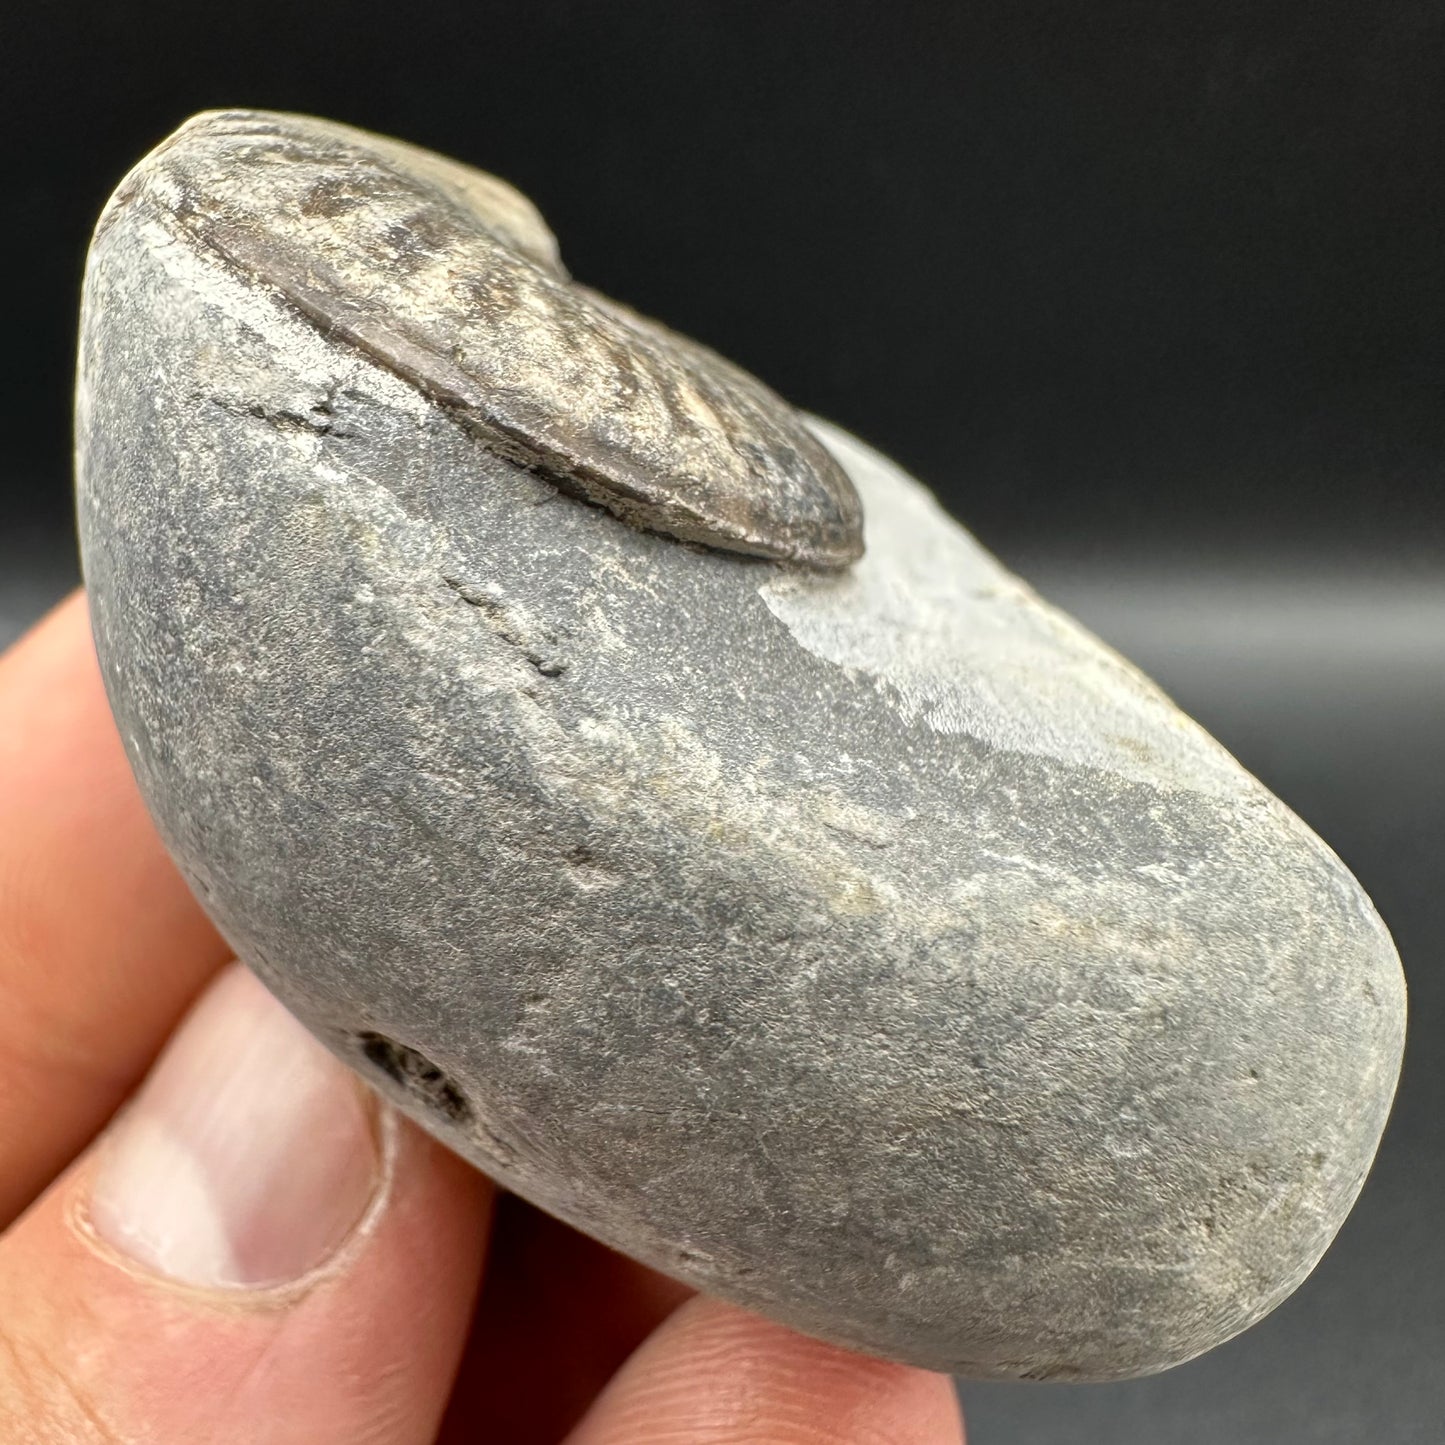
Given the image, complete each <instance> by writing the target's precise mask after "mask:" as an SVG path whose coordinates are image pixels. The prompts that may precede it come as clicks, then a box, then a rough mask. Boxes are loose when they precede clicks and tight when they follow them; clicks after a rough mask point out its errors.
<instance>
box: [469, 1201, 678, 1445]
mask: <svg viewBox="0 0 1445 1445" xmlns="http://www.w3.org/2000/svg"><path fill="white" fill-rule="evenodd" d="M691 1293H692V1292H691V1291H690V1290H689V1289H688V1288H687V1287H686V1286H685V1285H681V1284H678V1283H677V1282H676V1281H675V1280H670V1279H668V1278H666V1277H665V1276H664V1275H660V1274H657V1273H655V1272H654V1271H652V1270H650V1269H647V1268H645V1267H644V1266H642V1265H640V1264H637V1263H635V1262H634V1261H632V1260H630V1259H628V1258H626V1257H625V1256H624V1255H620V1254H617V1253H615V1252H614V1251H613V1250H610V1249H608V1248H607V1247H606V1246H605V1245H602V1244H599V1243H597V1241H596V1240H593V1239H588V1238H587V1236H586V1235H584V1234H579V1233H578V1232H577V1231H576V1230H574V1229H569V1228H568V1227H567V1226H566V1225H565V1224H562V1223H560V1222H559V1221H558V1220H555V1219H552V1218H551V1217H550V1216H548V1215H546V1214H543V1213H542V1212H541V1211H540V1210H538V1209H534V1208H532V1206H531V1205H529V1204H526V1203H524V1202H523V1201H522V1200H520V1199H518V1198H517V1197H516V1196H515V1195H510V1194H508V1195H503V1196H502V1197H501V1199H500V1200H499V1201H498V1207H497V1216H496V1219H495V1221H494V1223H493V1226H492V1249H491V1255H490V1258H489V1259H488V1261H487V1274H486V1279H485V1281H484V1283H483V1285H482V1297H481V1301H480V1303H479V1304H478V1306H477V1313H476V1318H475V1320H474V1321H473V1325H472V1333H471V1337H470V1339H469V1340H468V1342H467V1351H466V1355H465V1357H464V1359H463V1362H462V1367H461V1370H460V1371H459V1372H458V1376H457V1388H456V1390H455V1392H454V1393H453V1396H452V1402H451V1406H450V1408H449V1409H448V1411H447V1417H446V1421H445V1423H444V1425H443V1427H442V1432H441V1445H464V1442H465V1445H472V1442H475V1441H477V1440H505V1441H506V1442H507V1445H555V1442H556V1441H558V1440H560V1439H561V1438H562V1437H563V1436H564V1435H565V1434H566V1433H567V1431H568V1430H569V1429H570V1428H571V1427H572V1426H573V1425H575V1424H576V1423H577V1421H578V1420H579V1419H580V1418H581V1417H582V1415H583V1413H584V1412H585V1411H586V1409H587V1407H588V1405H590V1404H591V1403H592V1401H593V1399H594V1398H595V1397H596V1396H597V1394H598V1393H599V1392H600V1391H601V1389H602V1387H603V1386H604V1385H605V1384H606V1383H607V1381H608V1380H610V1379H611V1378H612V1376H613V1375H614V1374H615V1373H616V1371H617V1369H618V1367H619V1366H620V1365H621V1364H622V1362H623V1361H624V1360H626V1359H627V1357H628V1356H629V1355H630V1354H631V1353H632V1352H633V1350H634V1349H636V1348H637V1346H638V1345H639V1344H641V1343H642V1341H643V1340H644V1339H646V1337H647V1336H648V1335H649V1334H650V1333H651V1332H652V1331H653V1330H654V1329H655V1328H656V1327H657V1325H658V1324H660V1323H661V1322H662V1320H663V1319H664V1318H666V1316H667V1315H668V1314H670V1313H671V1312H672V1311H673V1310H674V1309H676V1308H677V1306H678V1305H679V1304H681V1303H682V1302H683V1301H684V1300H685V1299H687V1298H688V1297H689V1296H690V1294H691Z"/></svg>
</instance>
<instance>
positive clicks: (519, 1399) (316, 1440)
mask: <svg viewBox="0 0 1445 1445" xmlns="http://www.w3.org/2000/svg"><path fill="white" fill-rule="evenodd" d="M198 997H199V1002H194V1001H195V1000H196V999H197V998H198ZM193 1002H194V1007H191V1005H192V1004H193ZM188 1009H189V1012H187V1011H188ZM173 1031H174V1033H173ZM172 1034H173V1036H172V1037H171V1038H170V1042H169V1043H166V1039H167V1036H168V1035H172ZM158 1053H159V1058H158V1059H157V1058H156V1056H157V1054H158ZM148 1070H149V1073H148V1076H147V1071H148ZM142 1080H144V1082H142ZM127 1100H129V1101H130V1102H129V1103H128V1104H127ZM122 1105H125V1106H126V1107H125V1108H123V1109H121V1106H122ZM117 1109H121V1112H120V1113H119V1114H117V1115H116V1118H115V1119H114V1121H113V1122H111V1123H109V1124H107V1121H108V1120H109V1119H110V1116H111V1115H112V1114H114V1113H115V1111H116V1110H117ZM494 1194H495V1191H494V1188H493V1186H492V1185H491V1184H490V1183H489V1182H488V1181H487V1180H486V1179H485V1178H484V1177H483V1176H481V1175H480V1174H477V1173H475V1172H473V1171H472V1170H471V1169H469V1168H468V1167H467V1166H466V1165H464V1164H462V1163H461V1162H460V1161H458V1160H457V1159H455V1158H454V1157H453V1156H451V1155H450V1154H448V1153H447V1152H446V1151H445V1150H443V1149H442V1148H441V1147H440V1146H438V1145H436V1144H435V1143H433V1142H432V1141H430V1140H429V1139H427V1138H426V1137H425V1136H424V1135H422V1134H421V1133H420V1132H419V1131H417V1130H416V1129H414V1128H413V1127H412V1126H411V1125H410V1124H408V1123H406V1122H405V1121H404V1120H402V1119H400V1118H399V1117H398V1116H397V1115H395V1114H393V1113H392V1112H391V1111H390V1110H388V1109H386V1108H385V1107H384V1106H382V1105H380V1104H379V1103H378V1101H376V1100H375V1099H374V1098H372V1097H371V1096H370V1095H369V1094H368V1093H367V1092H366V1091H365V1089H364V1088H363V1086H362V1085H361V1084H360V1083H359V1082H357V1081H356V1080H354V1079H353V1078H352V1076H351V1075H350V1074H349V1073H347V1071H346V1070H344V1069H343V1068H342V1066H341V1065H340V1064H339V1063H337V1062H335V1061H334V1060H333V1059H332V1058H331V1056H330V1055H329V1054H327V1053H326V1052H325V1051H324V1050H323V1049H322V1048H321V1047H320V1045H318V1044H316V1043H314V1042H313V1041H312V1040H311V1038H310V1037H309V1036H308V1035H307V1034H305V1033H304V1032H303V1031H302V1030H301V1028H300V1027H299V1026H298V1025H297V1024H295V1023H294V1022H292V1020H291V1019H290V1017H289V1016H288V1015H287V1014H285V1013H284V1012H283V1010H282V1009H281V1008H280V1007H279V1005H277V1004H275V1003H274V1002H273V1001H272V1000H271V998H270V996H269V995H268V994H267V993H266V992H265V991H264V990H263V989H262V988H261V986H260V985H259V984H258V983H256V982H254V980H252V978H251V977H250V975H249V974H247V973H246V972H244V971H243V970H241V969H240V968H238V967H236V966H230V967H227V951H226V948H225V945H224V944H223V943H222V941H221V939H220V938H219V937H218V936H217V935H216V933H215V932H214V930H213V929H212V928H211V926H210V924H209V923H208V922H207V920H206V918H205V916H204V915H203V914H202V913H201V911H200V909H199V908H198V907H197V905H196V904H195V902H194V901H193V900H192V898H191V896H190V894H189V893H188V892H187V890H186V888H185V885H184V884H183V883H182V882H181V880H180V878H179V876H178V875H177V874H176V872H175V870H174V869H173V867H172V865H171V863H170V861H169V860H168V858H167V857H166V855H165V852H164V850H163V849H162V847H161V844H160V842H159V840H158V839H157V838H156V835H155V833H154V832H153V830H152V828H151V825H150V823H149V821H148V819H147V818H146V815H145V811H144V809H143V807H142V805H141V802H140V798H139V796H138V794H137V792H136V790H135V786H134V784H133V782H132V780H131V776H130V772H129V769H128V767H127V764H126V761H125V757H124V755H123V753H122V750H121V746H120V741H119V738H118V737H117V735H116V732H115V728H114V724H113V723H112V722H111V719H110V714H109V711H108V709H107V707H106V704H105V698H104V694H103V691H102V688H101V684H100V678H99V674H98V672H97V669H96V665H95V660H94V656H93V653H92V651H91V647H90V640H89V634H88V631H87V623H86V614H85V609H84V603H83V601H82V600H81V599H79V598H72V599H71V600H70V601H69V602H67V603H65V604H63V605H62V606H61V607H60V608H59V609H58V610H57V611H56V612H55V613H54V614H52V616H51V617H50V618H48V619H47V620H46V621H45V622H43V623H42V624H41V625H40V626H39V627H38V628H37V629H36V630H35V631H34V632H33V633H32V634H31V635H30V636H29V637H28V638H26V639H25V640H23V641H22V642H21V643H19V644H18V645H17V646H16V647H15V648H14V649H12V650H11V652H9V653H7V654H6V655H5V656H4V657H3V658H0V1230H3V1231H4V1232H3V1233H0V1439H3V1440H4V1441H6V1442H7V1445H60V1442H66V1445H92V1442H104V1445H119V1442H126V1445H130V1442H136V1445H140V1442H144V1445H182V1442H184V1445H205V1442H211V1441H215V1442H226V1445H238V1442H247V1445H263V1442H264V1445H292V1442H296V1445H302V1442H304V1445H331V1442H336V1445H341V1442H346V1445H358V1442H375V1445H403V1442H405V1445H412V1442H416V1445H423V1442H431V1441H435V1440H441V1441H444V1442H459V1441H482V1440H488V1441H490V1440H496V1441H499V1442H506V1445H533V1442H537V1445H540V1442H554V1441H560V1440H564V1439H565V1440H566V1441H567V1442H568V1445H623V1442H625V1445H652V1442H657V1445H662V1442H667V1445H691V1442H698V1445H703V1442H706V1445H724V1442H751V1441H757V1442H763V1441H766V1442H768V1445H793V1442H798V1445H803V1442H807V1445H822V1442H830V1445H850V1442H856V1445H864V1442H867V1445H883V1442H887V1445H961V1441H962V1425H961V1423H960V1421H959V1418H958V1412H957V1406H956V1404H955V1401H954V1397H953V1391H952V1388H951V1386H950V1384H949V1382H948V1381H947V1380H946V1379H944V1378H942V1377H941V1376H937V1375H930V1374H927V1373H925V1372H923V1371H920V1370H912V1369H908V1368H905V1367H904V1366H901V1365H892V1364H886V1363H883V1362H881V1361H877V1360H870V1359H866V1358H864V1357H862V1356H858V1355H853V1354H850V1353H848V1352H846V1351H843V1350H839V1349H835V1348H832V1347H830V1346H827V1345H823V1344H819V1343H818V1342H816V1341H813V1340H809V1339H806V1338H804V1337H802V1336H799V1335H795V1334H793V1333H791V1332H790V1331H787V1330H785V1329H783V1328H781V1327H780V1326H777V1325H774V1324H771V1323H769V1322H767V1321H765V1320H763V1319H760V1318H758V1317H757V1316H755V1315H751V1314H747V1313H745V1312H744V1311H741V1310H737V1309H734V1308H732V1307H730V1306H726V1305H723V1304H720V1303H718V1302H716V1301H712V1300H707V1299H702V1298H696V1297H694V1298H688V1294H687V1291H686V1290H684V1289H683V1288H682V1287H681V1286H679V1285H676V1284H673V1283H672V1282H670V1281H668V1280H665V1279H663V1278H662V1277H660V1276H658V1275H655V1274H653V1273H651V1272H650V1271H648V1270H645V1269H643V1268H642V1267H641V1266H639V1265H636V1264H633V1263H632V1262H630V1261H628V1260H625V1259H623V1258H621V1257H620V1256H618V1255H615V1254H613V1253H611V1252H610V1251H608V1250H606V1249H604V1248H603V1247H602V1246H600V1245H598V1244H595V1243H593V1242H592V1241H590V1240H588V1239H585V1238H584V1237H583V1236H581V1235H578V1234H576V1233H574V1232H573V1231H571V1230H568V1229H566V1228H565V1227H564V1226H562V1225H560V1224H558V1223H556V1222H555V1221H552V1220H550V1219H547V1218H546V1217H545V1216H543V1215H540V1214H538V1213H537V1212H536V1211H534V1210H531V1209H530V1208H528V1207H527V1206H525V1205H522V1204H521V1203H520V1202H519V1201H517V1200H515V1199H513V1198H511V1197H507V1196H504V1197H502V1198H501V1199H500V1200H497V1199H495V1198H494ZM7 1226H8V1227H7ZM479 1285H480V1298H478V1290H479ZM569 1432H570V1433H569Z"/></svg>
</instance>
